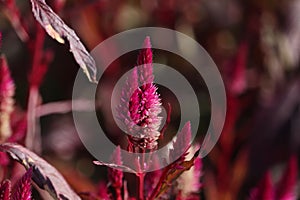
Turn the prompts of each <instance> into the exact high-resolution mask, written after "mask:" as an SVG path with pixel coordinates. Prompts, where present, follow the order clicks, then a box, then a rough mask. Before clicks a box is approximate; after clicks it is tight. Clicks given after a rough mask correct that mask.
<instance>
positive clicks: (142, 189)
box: [137, 172, 145, 200]
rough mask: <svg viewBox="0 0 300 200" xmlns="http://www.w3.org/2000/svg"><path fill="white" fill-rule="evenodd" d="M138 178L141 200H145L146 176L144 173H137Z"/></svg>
mask: <svg viewBox="0 0 300 200" xmlns="http://www.w3.org/2000/svg"><path fill="white" fill-rule="evenodd" d="M137 176H138V178H139V200H143V199H144V178H145V174H144V173H143V172H141V173H137Z"/></svg>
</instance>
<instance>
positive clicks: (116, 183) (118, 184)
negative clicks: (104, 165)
mask: <svg viewBox="0 0 300 200" xmlns="http://www.w3.org/2000/svg"><path fill="white" fill-rule="evenodd" d="M111 160H112V161H113V162H112V163H114V164H117V165H122V164H123V163H122V158H121V148H120V146H118V147H117V148H116V149H115V151H114V152H113V155H112V157H111ZM108 179H109V181H110V183H111V184H112V186H113V187H114V188H122V185H123V172H122V171H121V170H117V169H113V168H109V169H108Z"/></svg>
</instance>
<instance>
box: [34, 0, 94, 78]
mask: <svg viewBox="0 0 300 200" xmlns="http://www.w3.org/2000/svg"><path fill="white" fill-rule="evenodd" d="M31 5H32V12H33V14H34V17H35V18H36V20H37V21H38V22H39V23H40V24H41V25H42V27H44V29H45V30H46V32H47V33H48V34H49V35H50V36H51V37H52V38H53V39H55V40H56V41H57V42H59V43H64V42H65V41H64V39H63V38H66V39H67V40H68V41H69V43H70V51H71V52H72V53H73V55H74V58H75V60H76V62H77V63H78V64H79V66H80V67H81V68H82V70H83V72H84V73H85V74H86V76H87V77H88V79H89V81H91V82H94V83H96V82H97V80H96V71H97V68H96V63H95V60H94V59H93V58H92V56H91V55H90V54H89V53H88V51H87V50H86V48H85V47H84V45H83V44H82V43H81V42H80V39H79V38H78V36H77V35H76V33H75V32H74V30H73V29H71V28H70V27H68V26H67V25H66V24H65V23H64V22H63V20H62V19H61V18H60V17H59V16H58V15H57V14H56V13H55V12H54V11H53V10H52V9H51V8H50V7H49V6H48V5H47V4H46V2H45V0H31Z"/></svg>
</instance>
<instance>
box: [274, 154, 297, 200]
mask: <svg viewBox="0 0 300 200" xmlns="http://www.w3.org/2000/svg"><path fill="white" fill-rule="evenodd" d="M297 162H298V161H297V158H296V157H295V156H292V157H291V158H290V160H289V163H288V165H287V168H286V170H285V171H284V173H283V175H282V177H281V179H280V181H279V183H278V185H277V187H276V190H275V195H276V198H277V199H280V200H296V199H297V192H296V186H297V177H298V163H297Z"/></svg>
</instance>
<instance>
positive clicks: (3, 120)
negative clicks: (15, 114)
mask: <svg viewBox="0 0 300 200" xmlns="http://www.w3.org/2000/svg"><path fill="white" fill-rule="evenodd" d="M14 93H15V86H14V83H13V80H12V78H11V76H10V72H9V69H8V66H7V62H6V59H5V58H4V57H3V56H1V57H0V141H5V140H6V139H7V138H8V137H9V136H10V135H11V127H10V115H11V112H12V111H13V105H14V100H13V96H14Z"/></svg>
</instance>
